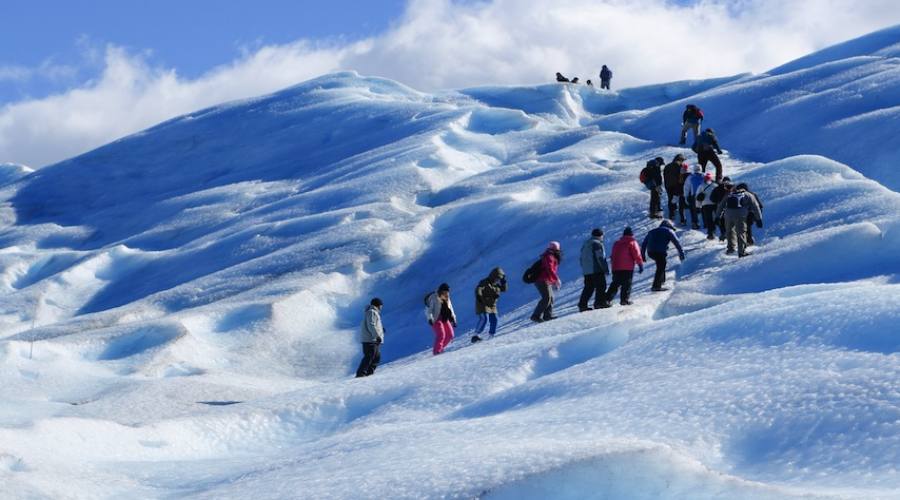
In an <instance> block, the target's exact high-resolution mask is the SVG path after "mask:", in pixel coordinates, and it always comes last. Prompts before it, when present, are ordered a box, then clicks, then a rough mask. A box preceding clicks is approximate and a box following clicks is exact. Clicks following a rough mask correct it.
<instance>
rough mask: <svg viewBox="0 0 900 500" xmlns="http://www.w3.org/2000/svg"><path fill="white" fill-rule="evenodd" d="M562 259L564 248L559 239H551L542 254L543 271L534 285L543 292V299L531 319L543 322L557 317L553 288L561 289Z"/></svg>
mask: <svg viewBox="0 0 900 500" xmlns="http://www.w3.org/2000/svg"><path fill="white" fill-rule="evenodd" d="M560 261H562V249H560V246H559V242H558V241H551V242H550V244H549V245H547V250H544V253H543V254H542V255H541V272H540V273H538V276H537V281H535V282H534V286H535V287H537V289H538V292H539V293H540V294H541V300H539V301H538V303H537V307H535V308H534V314H532V315H531V321H534V322H535V323H541V322H544V321H550V320H551V319H556V316H554V315H553V289H554V288H555V289H557V290H559V287H560V286H562V280H560V279H559V272H558V271H559V263H560Z"/></svg>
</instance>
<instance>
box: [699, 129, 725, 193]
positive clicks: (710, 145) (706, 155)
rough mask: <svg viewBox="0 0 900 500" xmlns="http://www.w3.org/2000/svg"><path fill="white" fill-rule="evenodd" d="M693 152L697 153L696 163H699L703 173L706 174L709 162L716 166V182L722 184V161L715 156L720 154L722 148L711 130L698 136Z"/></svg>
mask: <svg viewBox="0 0 900 500" xmlns="http://www.w3.org/2000/svg"><path fill="white" fill-rule="evenodd" d="M694 152H695V153H697V161H698V162H700V166H701V167H702V168H703V171H704V172H706V164H707V163H709V162H710V161H711V162H712V164H713V165H715V166H716V182H722V160H720V159H719V155H717V154H716V153H719V154H722V148H720V147H719V140H718V139H717V138H716V133H715V132H714V131H713V129H711V128H708V129H706V130H704V131H703V133H702V134H700V137H699V138H698V139H697V142H695V143H694Z"/></svg>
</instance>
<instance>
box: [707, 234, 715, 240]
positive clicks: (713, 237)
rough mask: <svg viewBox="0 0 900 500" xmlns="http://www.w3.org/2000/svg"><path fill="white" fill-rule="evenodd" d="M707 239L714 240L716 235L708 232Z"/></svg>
mask: <svg viewBox="0 0 900 500" xmlns="http://www.w3.org/2000/svg"><path fill="white" fill-rule="evenodd" d="M706 239H708V240H710V241H712V240H714V239H716V237H715V236H713V235H711V234H707V235H706Z"/></svg>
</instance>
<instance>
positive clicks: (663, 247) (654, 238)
mask: <svg viewBox="0 0 900 500" xmlns="http://www.w3.org/2000/svg"><path fill="white" fill-rule="evenodd" d="M669 243H672V244H673V245H675V248H676V249H677V250H678V258H679V259H681V261H682V262H684V249H683V248H681V242H680V241H678V236H675V226H673V225H672V222H671V221H669V220H663V221H662V222H660V223H659V227H657V228H656V229H651V230H650V232H649V233H647V236H645V237H644V241H643V242H642V243H641V257H642V258H643V259H644V261H646V260H647V256H648V255H649V256H650V258H651V259H653V262H655V263H656V274H654V275H653V287H652V288H650V290H652V291H654V292H663V291H666V290H668V288H663V283H665V282H666V259H667V258H668V253H669Z"/></svg>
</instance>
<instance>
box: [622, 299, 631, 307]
mask: <svg viewBox="0 0 900 500" xmlns="http://www.w3.org/2000/svg"><path fill="white" fill-rule="evenodd" d="M631 304H634V302H632V301H630V300H623V301H622V302H619V305H623V306H630V305H631Z"/></svg>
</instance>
